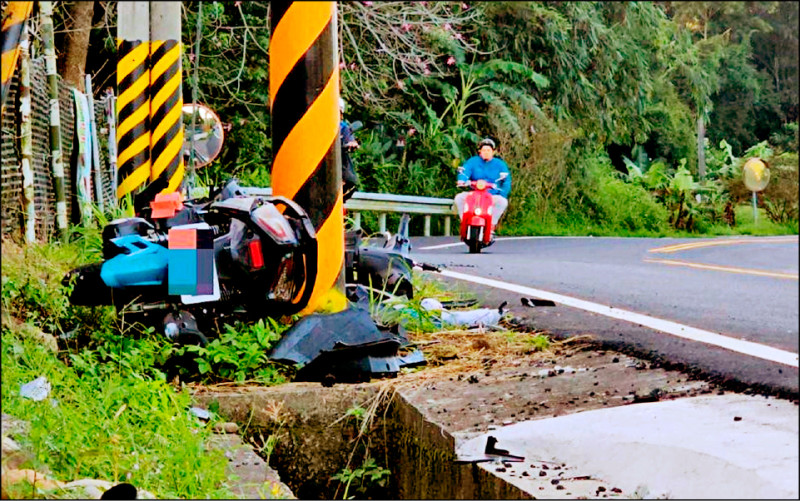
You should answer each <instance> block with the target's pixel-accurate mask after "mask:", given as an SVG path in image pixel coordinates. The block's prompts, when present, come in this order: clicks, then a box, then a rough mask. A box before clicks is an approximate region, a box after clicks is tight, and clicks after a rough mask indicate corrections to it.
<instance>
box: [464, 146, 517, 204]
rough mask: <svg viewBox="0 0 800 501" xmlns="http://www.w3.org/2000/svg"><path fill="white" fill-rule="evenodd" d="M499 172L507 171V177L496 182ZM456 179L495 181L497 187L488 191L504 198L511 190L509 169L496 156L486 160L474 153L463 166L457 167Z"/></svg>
mask: <svg viewBox="0 0 800 501" xmlns="http://www.w3.org/2000/svg"><path fill="white" fill-rule="evenodd" d="M501 172H508V177H506V178H505V179H503V180H502V181H499V182H498V181H497V178H499V177H500V173H501ZM456 179H457V180H458V181H464V182H467V181H478V180H479V179H483V180H485V181H489V182H490V183H495V184H496V185H497V188H496V189H494V188H493V189H491V190H489V193H491V194H492V195H502V196H503V197H504V198H508V194H509V193H510V192H511V171H510V170H508V164H506V163H505V162H504V161H503V160H501V159H500V158H497V157H494V158H492V159H491V160H489V161H488V162H486V161H485V160H484V159H482V158H481V157H480V155H475V156H474V157H472V158H470V159H469V160H467V161H466V162H464V166H463V167H460V168H459V169H458V177H457V178H456Z"/></svg>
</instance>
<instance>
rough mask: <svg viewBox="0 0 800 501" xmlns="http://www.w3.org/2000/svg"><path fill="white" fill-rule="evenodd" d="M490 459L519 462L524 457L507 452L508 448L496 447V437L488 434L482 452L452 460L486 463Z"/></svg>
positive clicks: (456, 461) (523, 459)
mask: <svg viewBox="0 0 800 501" xmlns="http://www.w3.org/2000/svg"><path fill="white" fill-rule="evenodd" d="M490 461H507V462H510V463H521V462H522V461H525V457H524V456H516V455H514V454H509V452H508V450H506V449H499V448H497V439H496V438H495V437H493V436H491V435H490V436H488V437H486V447H485V448H484V450H483V454H474V455H469V456H459V457H458V458H457V459H456V460H455V461H454V462H455V463H488V462H490Z"/></svg>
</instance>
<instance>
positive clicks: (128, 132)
mask: <svg viewBox="0 0 800 501" xmlns="http://www.w3.org/2000/svg"><path fill="white" fill-rule="evenodd" d="M149 58H150V40H124V39H117V95H118V96H119V97H117V123H118V124H119V125H118V126H117V169H118V171H117V199H122V198H125V196H126V195H128V194H129V193H130V194H132V195H133V201H134V209H135V211H136V212H137V213H138V212H139V210H140V209H141V208H142V207H143V206H145V205H146V204H147V203H149V200H145V195H144V194H143V193H142V190H143V187H144V186H145V184H146V183H147V181H148V179H149V178H150V70H149Z"/></svg>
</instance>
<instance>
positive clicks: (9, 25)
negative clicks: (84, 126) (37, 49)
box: [0, 2, 33, 113]
mask: <svg viewBox="0 0 800 501" xmlns="http://www.w3.org/2000/svg"><path fill="white" fill-rule="evenodd" d="M32 11H33V2H8V6H7V7H6V9H5V11H3V23H2V32H3V42H2V51H3V53H2V80H3V81H2V89H0V109H5V106H6V98H7V97H8V92H9V90H10V88H11V77H12V76H13V75H14V70H15V69H16V68H17V60H18V59H19V50H20V49H19V42H20V40H21V37H22V27H23V26H24V25H25V22H26V21H27V20H28V17H30V15H31V12H32ZM0 113H1V112H0Z"/></svg>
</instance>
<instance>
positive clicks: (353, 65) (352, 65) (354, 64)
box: [350, 63, 358, 70]
mask: <svg viewBox="0 0 800 501" xmlns="http://www.w3.org/2000/svg"><path fill="white" fill-rule="evenodd" d="M357 67H358V66H357V65H356V63H350V69H351V70H354V69H356V68H357Z"/></svg>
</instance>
